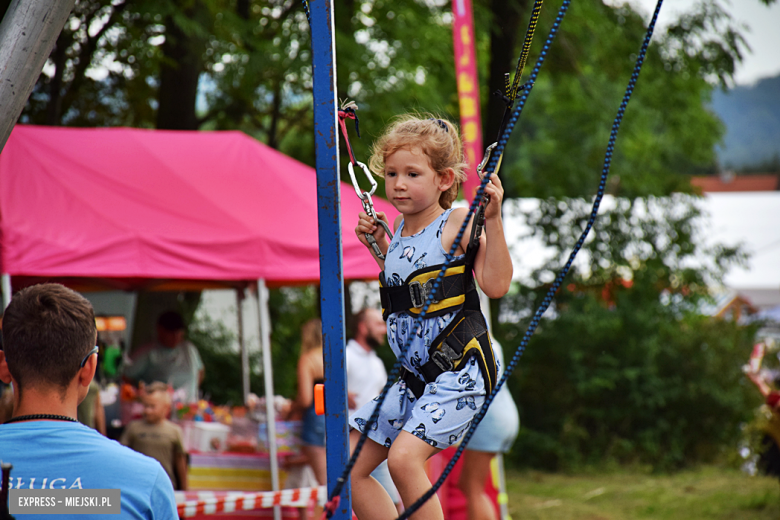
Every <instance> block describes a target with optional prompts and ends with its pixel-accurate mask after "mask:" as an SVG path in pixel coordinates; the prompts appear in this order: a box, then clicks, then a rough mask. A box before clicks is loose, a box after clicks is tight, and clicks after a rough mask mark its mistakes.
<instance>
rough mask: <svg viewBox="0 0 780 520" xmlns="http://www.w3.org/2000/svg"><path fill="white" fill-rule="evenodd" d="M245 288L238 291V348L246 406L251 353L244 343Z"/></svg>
mask: <svg viewBox="0 0 780 520" xmlns="http://www.w3.org/2000/svg"><path fill="white" fill-rule="evenodd" d="M243 302H244V288H243V287H241V288H239V289H236V319H237V321H238V348H239V349H240V350H241V381H242V383H243V389H244V404H245V405H246V403H247V401H248V398H249V352H248V351H247V348H246V344H245V343H244V306H243Z"/></svg>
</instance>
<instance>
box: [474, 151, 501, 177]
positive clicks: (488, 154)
mask: <svg viewBox="0 0 780 520" xmlns="http://www.w3.org/2000/svg"><path fill="white" fill-rule="evenodd" d="M496 146H498V143H493V144H491V145H490V146H488V147H487V148H485V156H484V157H483V158H482V162H480V163H479V166H477V174H478V175H479V177H480V179H481V178H482V171H483V170H484V169H485V166H487V163H488V161H489V160H490V157H491V156H492V155H493V150H495V148H496Z"/></svg>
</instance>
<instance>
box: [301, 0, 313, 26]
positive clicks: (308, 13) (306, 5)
mask: <svg viewBox="0 0 780 520" xmlns="http://www.w3.org/2000/svg"><path fill="white" fill-rule="evenodd" d="M301 3H302V4H303V12H304V13H306V21H307V22H309V29H311V11H310V10H309V0H301Z"/></svg>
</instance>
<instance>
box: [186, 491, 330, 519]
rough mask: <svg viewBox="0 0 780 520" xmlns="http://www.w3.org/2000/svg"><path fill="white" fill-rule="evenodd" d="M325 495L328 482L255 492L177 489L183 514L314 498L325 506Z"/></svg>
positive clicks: (305, 502) (292, 503)
mask: <svg viewBox="0 0 780 520" xmlns="http://www.w3.org/2000/svg"><path fill="white" fill-rule="evenodd" d="M326 499H327V491H326V489H325V486H319V487H306V488H300V489H283V490H281V491H258V492H255V493H247V492H242V491H225V492H215V491H198V492H186V491H185V492H177V493H176V502H177V508H178V511H179V517H180V518H191V517H194V516H199V515H213V514H217V513H232V512H235V511H255V510H258V509H268V508H271V507H274V506H287V507H307V506H308V505H309V504H310V503H311V502H312V501H314V502H316V503H317V504H319V505H320V506H322V505H324V504H325V500H326Z"/></svg>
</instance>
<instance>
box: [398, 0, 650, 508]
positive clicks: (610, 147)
mask: <svg viewBox="0 0 780 520" xmlns="http://www.w3.org/2000/svg"><path fill="white" fill-rule="evenodd" d="M662 3H663V0H658V3H657V4H656V7H655V11H654V12H653V17H652V20H651V21H650V24H649V25H648V27H647V32H646V33H645V39H644V41H643V42H642V48H641V50H640V52H639V56H638V57H637V59H636V62H635V64H634V70H633V72H632V74H631V78H630V79H629V81H628V86H627V87H626V91H625V94H624V95H623V100H622V101H621V103H620V107H619V108H618V111H617V115H616V116H615V120H614V122H613V124H612V131H611V132H610V136H609V142H608V144H607V151H606V153H605V155H604V164H603V167H602V170H601V180H600V182H599V188H598V193H597V195H596V198H595V200H594V202H593V209H592V210H591V214H590V218H589V219H588V223H587V225H586V226H585V229H584V230H583V232H582V234H581V235H580V238H579V240H578V241H577V243H576V245H575V246H574V249H573V250H572V252H571V254H570V255H569V259H568V261H567V262H566V265H565V266H564V267H563V269H561V271H560V272H559V273H558V276H557V277H556V278H555V282H554V283H553V285H552V287H550V289H549V290H548V291H547V295H546V296H545V298H544V300H543V301H542V304H541V305H540V306H539V308H538V309H537V310H536V313H535V314H534V317H533V319H532V320H531V323H530V325H529V326H528V329H527V330H526V332H525V334H524V335H523V339H522V341H521V342H520V346H519V347H518V348H517V350H516V351H515V354H514V356H512V360H511V361H510V362H509V364H508V365H507V367H506V369H505V371H504V373H503V375H502V376H501V378H500V379H499V380H498V382H497V383H496V386H495V388H494V389H493V391H492V392H491V393H490V395H488V396H487V397H486V398H485V403H484V404H483V406H482V408H480V410H479V412H477V415H475V416H474V419H473V420H472V424H471V427H470V428H469V429H468V431H467V432H466V434H465V435H464V436H463V441H461V444H460V446H458V449H457V451H456V452H455V454H454V455H453V457H452V459H450V461H449V463H448V464H447V466H446V467H445V468H444V471H443V472H442V474H441V476H440V477H439V479H438V480H437V481H436V483H435V484H434V485H433V487H432V488H431V489H430V490H429V491H428V492H426V493H425V494H424V495H423V496H422V497H420V499H419V500H417V502H415V503H414V504H412V506H411V507H409V509H407V510H405V511H404V513H403V514H402V515H401V516H399V517H398V520H403V519H405V518H407V517H408V516H409V515H411V514H413V513H414V512H415V511H416V510H417V509H419V507H420V506H421V505H422V503H424V502H425V500H427V499H429V498H430V497H431V496H432V495H433V493H435V492H436V491H437V490H438V489H439V488H440V487H441V485H442V484H443V483H444V480H445V479H446V478H447V476H448V475H449V474H450V472H451V471H452V469H453V468H454V467H455V463H456V462H457V461H458V459H459V458H460V456H461V455H462V453H463V450H465V449H466V446H467V445H468V442H469V441H470V440H471V437H472V436H473V435H474V431H475V430H476V429H477V426H478V425H479V423H480V422H481V421H482V419H483V418H484V416H485V414H486V413H487V410H488V407H489V406H490V404H491V403H492V402H493V399H494V398H495V397H496V395H497V394H498V392H499V391H500V390H501V387H502V386H503V385H504V383H505V382H506V380H507V379H508V378H509V376H510V375H512V372H513V371H514V369H515V368H516V367H517V364H518V363H519V361H520V358H521V357H522V355H523V353H524V352H525V348H526V347H527V346H528V341H529V340H530V338H531V336H532V335H533V333H534V332H535V331H536V328H537V326H538V325H539V321H540V320H541V318H542V315H543V314H544V313H545V311H546V310H547V308H548V307H549V306H550V303H551V302H552V298H553V296H554V295H555V293H556V292H557V291H558V289H559V288H560V286H561V283H563V279H564V277H565V276H566V274H567V273H568V271H569V269H570V268H571V265H572V262H574V258H575V257H576V256H577V253H578V252H579V250H580V249H581V248H582V245H583V243H584V242H585V238H586V237H587V236H588V234H589V233H590V230H591V228H592V227H593V224H594V223H595V221H596V215H597V214H598V210H599V206H600V204H601V200H602V199H603V198H604V188H605V186H606V182H607V176H608V175H609V169H610V166H611V164H612V154H613V152H614V149H615V140H616V139H617V134H618V130H619V129H620V124H621V122H622V121H623V116H624V114H625V112H626V107H627V106H628V102H629V100H630V99H631V95H632V93H633V92H634V88H635V86H636V82H637V80H638V79H639V72H640V71H641V70H642V64H643V63H644V59H645V55H646V54H647V48H648V46H649V45H650V39H651V38H652V36H653V31H654V29H655V24H656V21H657V19H658V14H659V12H660V11H661V4H662ZM527 94H528V92H527V91H526V92H525V96H527ZM525 96H524V97H525ZM521 109H522V106H519V107H518V110H516V111H515V113H513V114H512V119H511V120H510V123H509V125H508V126H507V130H506V132H504V135H503V136H502V140H503V141H504V142H506V139H507V138H508V136H509V134H511V132H512V129H513V128H514V125H515V124H516V122H517V115H519V111H520V110H521ZM500 145H501V143H499V146H500ZM499 154H500V153H499Z"/></svg>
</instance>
